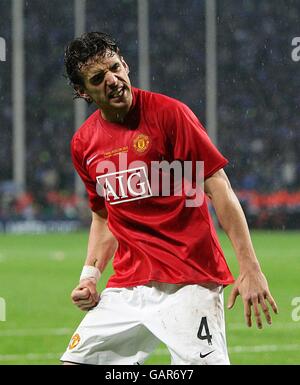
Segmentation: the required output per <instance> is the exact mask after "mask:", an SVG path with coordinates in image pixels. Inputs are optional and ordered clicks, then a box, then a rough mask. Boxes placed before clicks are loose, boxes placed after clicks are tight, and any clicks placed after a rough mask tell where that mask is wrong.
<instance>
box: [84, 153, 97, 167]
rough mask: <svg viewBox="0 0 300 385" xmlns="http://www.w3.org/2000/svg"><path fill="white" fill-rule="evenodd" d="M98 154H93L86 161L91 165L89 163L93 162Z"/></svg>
mask: <svg viewBox="0 0 300 385" xmlns="http://www.w3.org/2000/svg"><path fill="white" fill-rule="evenodd" d="M97 155H98V154H96V155H94V156H92V157H91V158H90V159H88V160H87V161H86V164H87V165H89V164H90V163H91V161H92V160H93V159H95V158H96V156H97Z"/></svg>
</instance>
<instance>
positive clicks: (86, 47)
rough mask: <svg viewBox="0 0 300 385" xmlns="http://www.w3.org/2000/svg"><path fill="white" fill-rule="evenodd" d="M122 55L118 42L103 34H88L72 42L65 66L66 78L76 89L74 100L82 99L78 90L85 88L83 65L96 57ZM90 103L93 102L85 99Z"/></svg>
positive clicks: (67, 49)
mask: <svg viewBox="0 0 300 385" xmlns="http://www.w3.org/2000/svg"><path fill="white" fill-rule="evenodd" d="M109 53H111V55H113V54H114V53H116V54H118V55H120V49H119V47H118V46H117V43H116V41H115V40H114V39H113V38H112V37H111V36H110V35H108V34H106V33H103V32H87V33H84V34H83V35H81V36H80V37H78V38H76V39H74V40H72V41H71V42H70V43H69V44H68V46H67V47H66V49H65V56H64V64H65V69H66V77H67V78H68V79H69V83H70V85H71V86H72V87H73V88H74V99H76V98H81V96H80V95H79V93H78V91H77V90H76V88H78V86H84V80H83V77H82V73H81V71H80V69H81V67H82V65H84V64H85V63H87V62H88V60H90V59H92V58H94V57H95V56H100V57H104V56H105V55H106V54H109ZM85 100H86V101H87V102H88V103H91V102H92V101H91V100H87V99H85Z"/></svg>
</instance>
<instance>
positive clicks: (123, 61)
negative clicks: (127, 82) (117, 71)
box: [120, 56, 129, 75]
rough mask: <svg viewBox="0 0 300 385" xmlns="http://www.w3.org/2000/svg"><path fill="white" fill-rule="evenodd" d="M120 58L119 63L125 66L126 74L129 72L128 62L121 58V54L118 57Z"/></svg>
mask: <svg viewBox="0 0 300 385" xmlns="http://www.w3.org/2000/svg"><path fill="white" fill-rule="evenodd" d="M120 60H121V63H122V65H123V67H124V68H125V71H126V73H127V75H128V74H129V66H128V64H127V63H126V61H125V60H124V59H123V56H121V57H120Z"/></svg>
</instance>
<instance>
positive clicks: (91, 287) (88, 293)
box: [71, 278, 100, 311]
mask: <svg viewBox="0 0 300 385" xmlns="http://www.w3.org/2000/svg"><path fill="white" fill-rule="evenodd" d="M96 284H97V283H96V279H94V278H87V279H83V280H82V281H80V283H79V285H78V286H77V287H75V289H74V290H73V291H72V293H71V299H72V302H73V304H74V305H76V306H77V307H79V309H81V310H85V311H87V310H90V309H92V308H93V307H95V306H96V305H97V304H98V302H99V300H100V295H99V293H98V292H97V288H96Z"/></svg>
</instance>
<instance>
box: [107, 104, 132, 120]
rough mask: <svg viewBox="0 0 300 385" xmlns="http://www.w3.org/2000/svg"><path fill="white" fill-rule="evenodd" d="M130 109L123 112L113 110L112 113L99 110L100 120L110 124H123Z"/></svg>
mask: <svg viewBox="0 0 300 385" xmlns="http://www.w3.org/2000/svg"><path fill="white" fill-rule="evenodd" d="M129 110H130V107H128V108H126V109H124V110H118V111H116V110H114V111H103V110H100V112H101V115H102V118H103V119H104V120H107V121H108V122H111V123H123V122H124V120H125V117H126V115H127V114H128V111H129Z"/></svg>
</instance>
